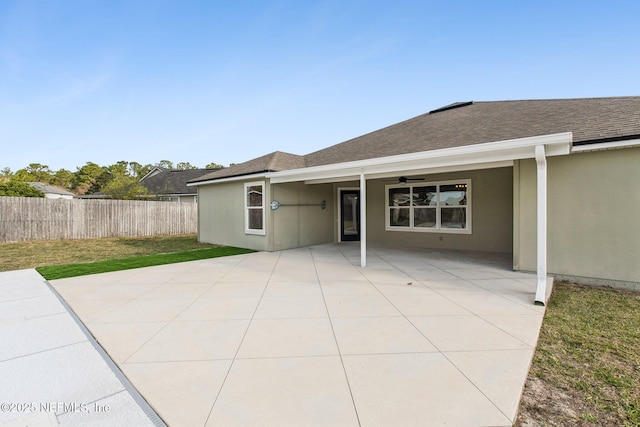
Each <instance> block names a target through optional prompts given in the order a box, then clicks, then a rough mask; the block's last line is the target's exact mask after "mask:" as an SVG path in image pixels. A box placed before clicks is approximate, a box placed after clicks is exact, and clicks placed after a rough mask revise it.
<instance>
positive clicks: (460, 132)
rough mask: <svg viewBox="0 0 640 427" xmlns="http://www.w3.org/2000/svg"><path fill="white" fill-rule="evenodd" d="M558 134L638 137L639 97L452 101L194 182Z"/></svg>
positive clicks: (585, 139) (577, 139) (579, 138)
mask: <svg viewBox="0 0 640 427" xmlns="http://www.w3.org/2000/svg"><path fill="white" fill-rule="evenodd" d="M562 132H572V133H573V145H574V146H577V145H586V144H592V143H599V142H609V141H620V140H627V139H636V138H640V96H631V97H609V98H577V99H547V100H523V101H488V102H487V101H485V102H456V103H454V104H450V105H447V106H444V107H442V108H439V109H436V110H433V111H430V112H429V113H426V114H422V115H420V116H417V117H414V118H412V119H409V120H406V121H403V122H400V123H397V124H394V125H391V126H389V127H386V128H383V129H380V130H377V131H375V132H371V133H369V134H366V135H363V136H360V137H357V138H354V139H351V140H348V141H345V142H343V143H340V144H337V145H333V146H331V147H328V148H325V149H322V150H319V151H316V152H313V153H310V154H307V155H305V156H295V155H293V154H286V153H280V154H282V155H286V156H288V157H287V158H288V159H290V160H292V161H288V162H287V161H283V162H282V163H279V162H278V168H269V167H266V166H264V164H265V163H268V161H267V160H268V159H273V157H274V156H275V155H276V154H277V153H278V152H276V153H272V154H270V155H267V156H264V157H260V158H258V159H254V160H251V161H249V162H246V163H243V164H241V165H238V166H234V167H231V168H229V169H225V170H223V171H220V172H216V173H213V174H210V175H207V176H204V177H202V178H201V179H198V181H204V180H213V179H218V178H222V177H231V176H238V175H248V174H252V173H259V172H266V171H280V170H287V169H295V168H304V167H311V166H322V165H329V164H337V163H343V162H350V161H357V160H365V159H373V158H379V157H386V156H393V155H399V154H408V153H417V152H424V151H431V150H437V149H445V148H453V147H461V146H469V145H475V144H482V143H486V142H494V141H504V140H509V139H516V138H525V137H532V136H539V135H550V134H556V133H562Z"/></svg>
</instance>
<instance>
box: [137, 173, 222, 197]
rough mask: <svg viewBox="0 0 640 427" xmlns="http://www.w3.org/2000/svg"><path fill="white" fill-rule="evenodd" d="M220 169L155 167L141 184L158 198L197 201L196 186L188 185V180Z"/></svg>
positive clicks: (141, 180) (144, 177) (142, 179)
mask: <svg viewBox="0 0 640 427" xmlns="http://www.w3.org/2000/svg"><path fill="white" fill-rule="evenodd" d="M217 170H218V169H185V170H177V169H165V168H161V167H158V166H156V167H154V168H153V169H151V170H150V171H149V172H148V173H147V174H146V175H145V176H143V177H142V178H140V185H142V186H143V187H145V188H146V189H147V190H148V191H149V194H150V195H152V197H153V198H155V199H156V200H164V201H168V202H178V203H196V202H197V201H198V192H197V190H196V189H195V188H194V187H187V182H189V181H191V180H194V179H198V178H200V177H202V176H203V175H207V174H210V173H212V172H214V171H217Z"/></svg>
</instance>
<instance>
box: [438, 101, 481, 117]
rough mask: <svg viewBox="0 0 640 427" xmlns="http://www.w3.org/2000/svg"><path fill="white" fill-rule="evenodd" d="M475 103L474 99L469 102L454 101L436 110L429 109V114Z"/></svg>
mask: <svg viewBox="0 0 640 427" xmlns="http://www.w3.org/2000/svg"><path fill="white" fill-rule="evenodd" d="M471 104H473V101H467V102H454V103H453V104H449V105H445V106H444V107H440V108H436V109H435V110H431V111H429V114H435V113H440V112H442V111H447V110H453V109H454V108H461V107H466V106H467V105H471Z"/></svg>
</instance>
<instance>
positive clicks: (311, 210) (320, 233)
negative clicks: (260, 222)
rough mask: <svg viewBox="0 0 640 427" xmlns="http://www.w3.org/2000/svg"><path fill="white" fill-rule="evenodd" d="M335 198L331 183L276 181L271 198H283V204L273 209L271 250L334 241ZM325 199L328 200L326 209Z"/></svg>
mask: <svg viewBox="0 0 640 427" xmlns="http://www.w3.org/2000/svg"><path fill="white" fill-rule="evenodd" d="M333 199H334V198H333V186H332V185H331V184H322V185H305V184H304V183H301V182H295V183H287V184H275V185H273V186H272V200H277V201H278V202H280V207H279V208H278V209H276V210H274V211H271V221H272V227H271V230H272V233H271V238H272V247H271V250H276V251H277V250H282V249H289V248H298V247H304V246H311V245H318V244H322V243H331V242H333V241H334V240H333V228H334V226H333V222H334V221H333V219H334V217H333V212H334V200H333ZM323 201H324V202H326V206H325V208H324V209H322V206H321V205H322V202H323Z"/></svg>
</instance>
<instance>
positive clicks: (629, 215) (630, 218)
mask: <svg viewBox="0 0 640 427" xmlns="http://www.w3.org/2000/svg"><path fill="white" fill-rule="evenodd" d="M515 170H516V172H515V173H514V185H515V188H516V192H515V193H516V194H517V196H516V197H515V199H514V210H515V212H517V218H516V221H515V223H514V233H515V238H514V266H515V267H516V268H518V269H521V270H531V271H533V270H535V268H536V164H535V161H533V160H526V161H520V162H519V165H517V166H516V168H515ZM547 179H548V234H547V240H548V261H547V262H548V271H549V272H550V273H554V274H559V275H566V276H576V277H584V278H593V279H603V281H604V282H606V281H607V280H615V281H624V282H636V283H637V282H640V261H639V260H640V184H639V183H640V148H627V149H619V150H609V151H598V152H590V153H582V154H570V155H568V156H560V157H551V158H549V159H548V178H547Z"/></svg>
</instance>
